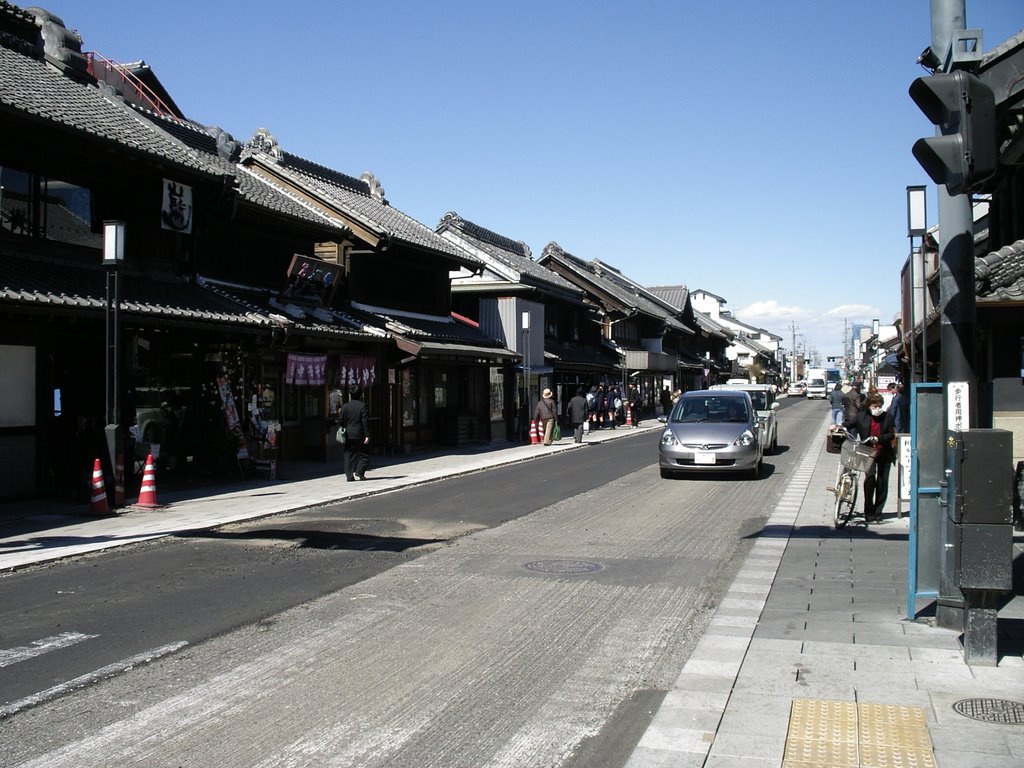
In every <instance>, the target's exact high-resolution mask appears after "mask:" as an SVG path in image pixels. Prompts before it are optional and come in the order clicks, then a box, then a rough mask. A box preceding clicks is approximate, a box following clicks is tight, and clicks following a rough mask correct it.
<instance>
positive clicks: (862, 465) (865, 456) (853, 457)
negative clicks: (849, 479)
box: [839, 440, 875, 472]
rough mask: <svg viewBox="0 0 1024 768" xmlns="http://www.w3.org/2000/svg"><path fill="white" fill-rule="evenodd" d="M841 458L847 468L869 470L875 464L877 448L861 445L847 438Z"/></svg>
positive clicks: (860, 470)
mask: <svg viewBox="0 0 1024 768" xmlns="http://www.w3.org/2000/svg"><path fill="white" fill-rule="evenodd" d="M839 460H840V461H841V462H842V464H843V466H844V467H846V468H847V469H855V470H857V471H858V472H868V471H870V470H871V469H872V467H874V464H875V448H874V446H871V445H861V444H860V443H855V442H853V441H852V440H847V441H846V442H845V443H843V450H842V453H841V454H840V456H839Z"/></svg>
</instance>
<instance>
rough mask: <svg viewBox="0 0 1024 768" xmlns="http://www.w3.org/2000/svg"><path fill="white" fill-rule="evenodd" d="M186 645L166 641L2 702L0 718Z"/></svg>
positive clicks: (125, 670)
mask: <svg viewBox="0 0 1024 768" xmlns="http://www.w3.org/2000/svg"><path fill="white" fill-rule="evenodd" d="M186 645H188V642H187V641H186V640H179V641H178V642H176V643H168V644H167V645H162V646H160V647H159V648H154V649H153V650H151V651H143V652H142V653H139V654H136V655H135V656H129V657H128V658H127V659H122V660H121V661H115V662H114V663H113V664H108V665H107V666H105V667H100V668H99V669H97V670H95V671H93V672H89V673H88V674H85V675H82V676H81V677H76V678H75V679H74V680H68V681H67V682H66V683H61V684H60V685H55V686H53V687H52V688H47V689H46V690H45V691H40V692H39V693H33V694H32V695H31V696H26V697H25V698H23V699H20V700H18V701H12V702H11V703H10V704H4V705H2V706H0V720H2V719H3V718H5V717H10V716H11V715H13V714H15V713H17V712H20V711H21V710H23V709H27V708H28V707H34V706H36V705H37V704H42V703H43V702H46V701H49V700H50V699H55V698H57V697H58V696H61V695H63V694H65V693H69V692H70V691H73V690H75V689H77V688H84V687H86V686H87V685H92V684H93V683H96V682H99V681H100V680H103V679H105V678H108V677H113V676H114V675H119V674H121V673H122V672H127V671H128V670H130V669H132V668H133V667H136V666H138V665H140V664H148V663H149V662H151V661H155V660H156V659H159V658H160V657H161V656H166V655H167V654H169V653H174V652H175V651H177V650H178V649H180V648H184V647H185V646H186Z"/></svg>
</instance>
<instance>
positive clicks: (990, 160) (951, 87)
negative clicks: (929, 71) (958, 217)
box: [910, 70, 999, 195]
mask: <svg viewBox="0 0 1024 768" xmlns="http://www.w3.org/2000/svg"><path fill="white" fill-rule="evenodd" d="M910 98H912V99H913V100H914V103H915V104H917V106H918V107H920V109H921V111H922V112H924V114H925V116H926V117H927V118H928V119H929V120H931V122H932V123H933V124H934V125H937V126H939V130H940V131H941V133H942V135H941V136H934V137H930V138H926V139H918V140H917V141H916V142H915V143H914V149H913V153H914V157H916V158H917V161H918V162H919V163H920V164H921V167H923V168H924V169H925V171H927V173H928V175H929V176H931V178H932V181H934V182H935V183H936V184H945V185H946V189H947V191H948V192H949V194H951V195H961V194H964V193H967V192H973V191H976V190H977V189H978V188H980V187H981V186H982V184H983V183H984V182H985V181H986V180H988V179H989V178H991V177H992V176H993V174H995V172H996V168H997V166H998V163H999V157H998V155H999V148H998V146H997V143H996V104H995V95H994V94H993V93H992V89H991V88H989V87H988V86H987V85H985V83H983V82H982V81H981V80H980V79H978V77H977V76H976V75H973V74H971V73H970V72H965V71H963V70H956V71H955V72H941V73H939V74H935V75H931V76H929V77H919V78H917V79H916V80H914V82H913V83H911V84H910Z"/></svg>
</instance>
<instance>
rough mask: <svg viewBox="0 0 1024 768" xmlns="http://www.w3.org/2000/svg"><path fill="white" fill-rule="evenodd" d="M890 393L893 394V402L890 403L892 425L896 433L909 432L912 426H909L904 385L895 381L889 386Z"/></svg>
mask: <svg viewBox="0 0 1024 768" xmlns="http://www.w3.org/2000/svg"><path fill="white" fill-rule="evenodd" d="M889 392H891V393H892V400H891V401H890V402H889V413H891V414H892V425H893V427H894V428H895V429H896V433H897V434H899V433H901V432H909V431H910V425H909V424H908V417H909V416H910V413H909V411H908V410H907V396H906V395H904V394H903V385H902V384H897V383H896V382H895V381H894V382H892V383H891V384H889Z"/></svg>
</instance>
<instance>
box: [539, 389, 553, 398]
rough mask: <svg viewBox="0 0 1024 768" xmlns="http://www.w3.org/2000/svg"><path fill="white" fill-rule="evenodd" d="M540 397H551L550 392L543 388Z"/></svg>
mask: <svg viewBox="0 0 1024 768" xmlns="http://www.w3.org/2000/svg"><path fill="white" fill-rule="evenodd" d="M541 397H551V390H550V389H547V388H545V389H544V391H543V392H541Z"/></svg>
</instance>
